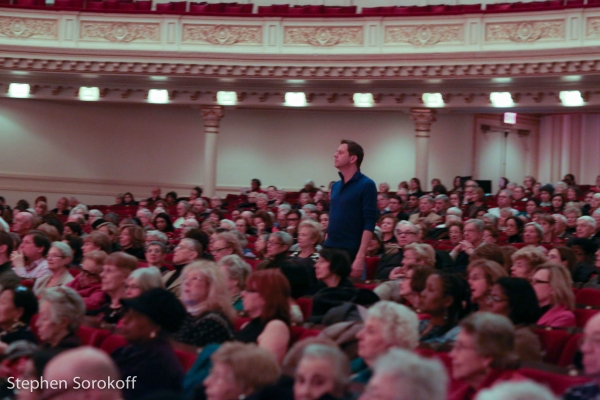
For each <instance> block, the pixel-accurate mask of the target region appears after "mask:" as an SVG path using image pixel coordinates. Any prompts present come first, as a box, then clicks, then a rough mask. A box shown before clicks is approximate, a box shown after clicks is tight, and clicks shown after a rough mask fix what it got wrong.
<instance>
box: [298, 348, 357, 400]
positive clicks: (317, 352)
mask: <svg viewBox="0 0 600 400" xmlns="http://www.w3.org/2000/svg"><path fill="white" fill-rule="evenodd" d="M349 364H350V363H349V361H348V358H347V357H346V355H345V354H344V353H343V352H342V351H341V350H340V349H339V348H338V347H334V346H328V345H325V344H318V343H315V344H310V345H308V346H306V348H305V349H304V351H303V352H302V357H301V358H300V361H299V362H298V366H297V368H296V372H295V376H294V400H316V399H323V398H331V399H334V398H335V399H341V398H343V397H344V395H345V394H346V389H347V387H348V384H349V382H350V365H349Z"/></svg>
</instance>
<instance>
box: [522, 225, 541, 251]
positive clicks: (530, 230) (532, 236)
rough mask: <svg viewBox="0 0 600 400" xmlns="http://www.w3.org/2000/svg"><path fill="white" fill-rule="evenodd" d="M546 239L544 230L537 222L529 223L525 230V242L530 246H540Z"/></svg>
mask: <svg viewBox="0 0 600 400" xmlns="http://www.w3.org/2000/svg"><path fill="white" fill-rule="evenodd" d="M543 238H544V230H543V228H542V227H541V225H540V224H538V223H537V222H529V223H528V224H525V227H524V228H523V242H524V243H525V244H526V245H528V246H540V245H541V244H542V240H543Z"/></svg>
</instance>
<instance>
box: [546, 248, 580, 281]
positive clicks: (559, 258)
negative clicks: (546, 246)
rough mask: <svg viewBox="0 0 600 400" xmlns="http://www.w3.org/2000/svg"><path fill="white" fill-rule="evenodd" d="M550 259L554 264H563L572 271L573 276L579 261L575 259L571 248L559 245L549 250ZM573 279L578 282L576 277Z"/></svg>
mask: <svg viewBox="0 0 600 400" xmlns="http://www.w3.org/2000/svg"><path fill="white" fill-rule="evenodd" d="M548 261H549V262H551V263H554V264H561V265H563V266H564V267H565V268H567V270H568V271H569V272H570V273H571V276H573V272H574V271H575V265H576V263H577V261H576V260H575V254H574V253H573V250H571V249H570V248H568V247H564V246H558V247H554V248H552V249H550V251H548ZM573 281H574V282H577V281H576V280H575V279H573Z"/></svg>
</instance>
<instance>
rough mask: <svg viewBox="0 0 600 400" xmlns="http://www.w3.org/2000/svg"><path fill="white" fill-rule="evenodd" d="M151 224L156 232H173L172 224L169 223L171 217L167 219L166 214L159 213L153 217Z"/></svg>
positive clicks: (167, 215)
mask: <svg viewBox="0 0 600 400" xmlns="http://www.w3.org/2000/svg"><path fill="white" fill-rule="evenodd" d="M152 224H153V225H154V227H155V228H156V229H157V230H159V231H161V232H163V233H171V232H174V231H175V228H174V227H173V223H172V222H171V217H169V214H166V213H160V214H158V215H157V216H156V217H154V222H153V223H152Z"/></svg>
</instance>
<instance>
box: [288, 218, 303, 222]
mask: <svg viewBox="0 0 600 400" xmlns="http://www.w3.org/2000/svg"><path fill="white" fill-rule="evenodd" d="M287 220H288V221H298V220H300V218H288V219H287Z"/></svg>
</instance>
